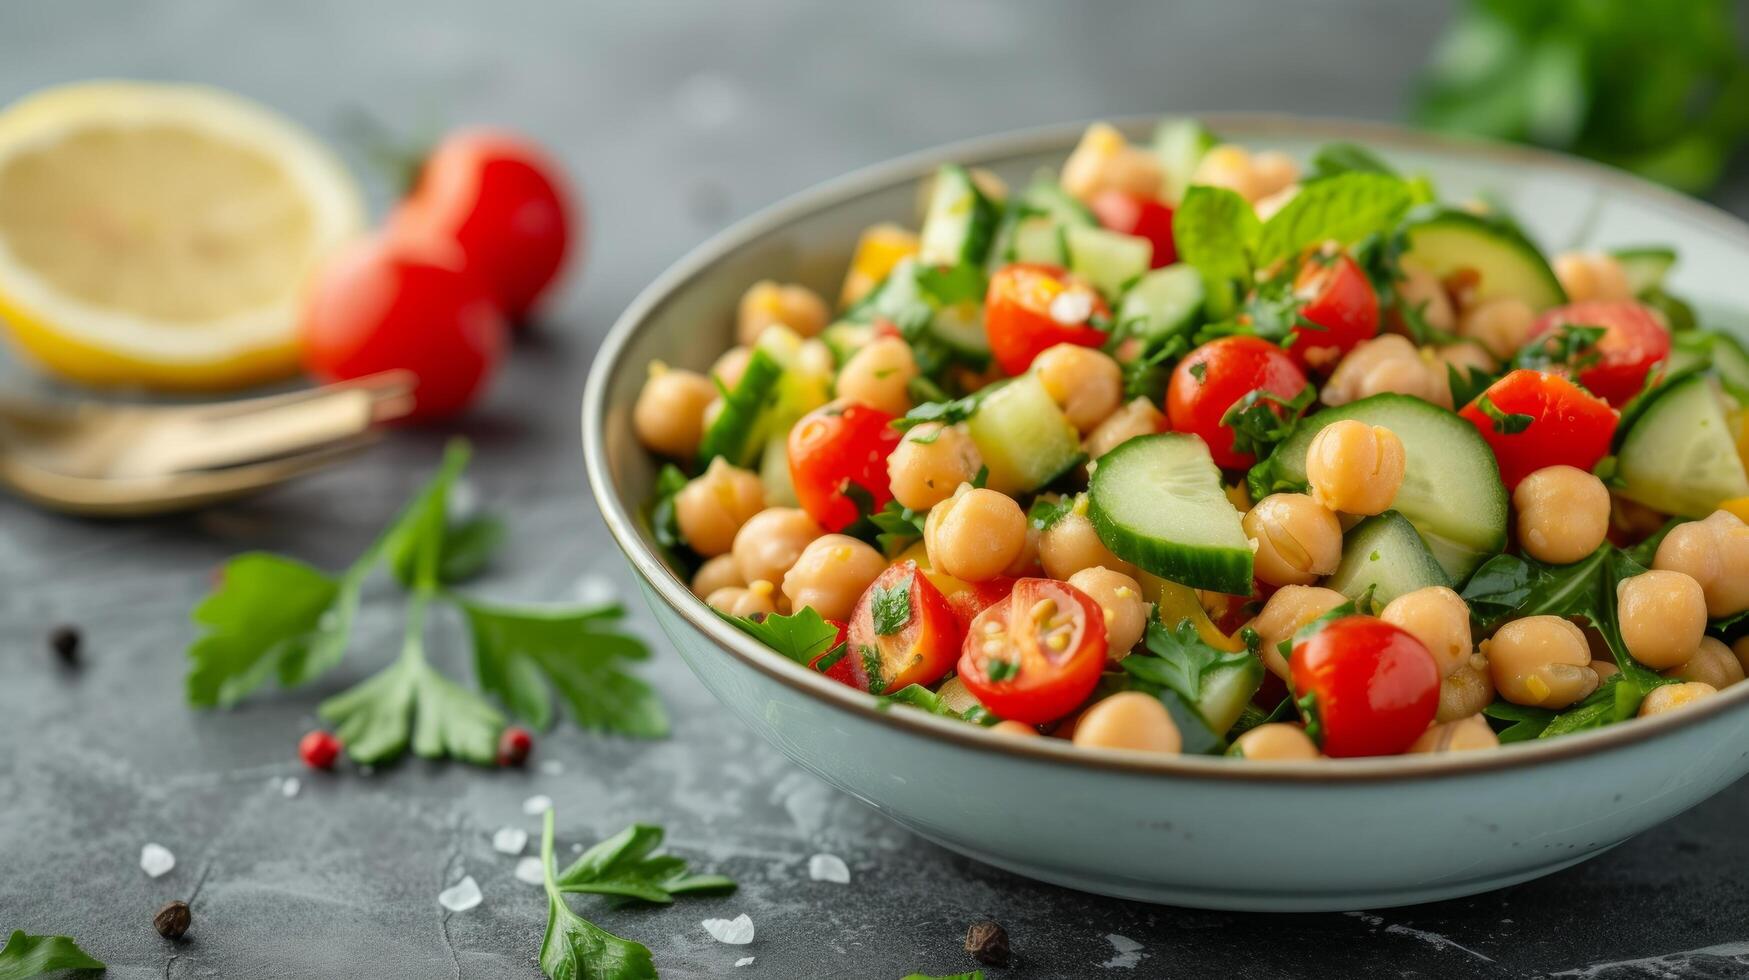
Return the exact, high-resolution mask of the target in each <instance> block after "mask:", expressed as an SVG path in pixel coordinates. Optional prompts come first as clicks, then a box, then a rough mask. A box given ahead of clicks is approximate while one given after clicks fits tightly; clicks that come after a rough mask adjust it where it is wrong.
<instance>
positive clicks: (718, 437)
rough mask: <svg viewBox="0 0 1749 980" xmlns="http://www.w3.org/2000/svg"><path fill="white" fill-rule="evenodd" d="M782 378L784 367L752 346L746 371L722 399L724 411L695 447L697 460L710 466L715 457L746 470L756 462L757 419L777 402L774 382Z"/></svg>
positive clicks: (769, 355) (775, 383)
mask: <svg viewBox="0 0 1749 980" xmlns="http://www.w3.org/2000/svg"><path fill="white" fill-rule="evenodd" d="M781 377H783V365H782V364H780V363H778V360H777V358H775V357H773V356H772V355H771V352H770V351H768V350H766V349H765V348H764V347H758V346H755V347H754V348H753V354H752V356H751V357H749V358H747V369H746V370H745V371H743V372H741V380H739V381H737V382H735V388H734V390H732V391H730V392H729V393H728V394H727V395H725V396H723V410H722V411H721V412H718V413H717V417H716V418H715V419H712V420H711V424H710V425H709V426H708V427H707V428H706V429H705V430H704V438H703V439H701V440H700V441H699V444H698V460H699V462H700V463H701V464H704V463H709V462H710V461H711V460H713V459H715V458H716V457H718V456H721V457H723V458H724V459H727V460H728V461H729V462H731V463H733V464H735V465H736V466H746V465H748V464H749V463H751V462H753V460H754V459H756V458H758V456H759V450H760V449H761V448H762V447H761V445H760V441H759V439H758V435H759V429H760V419H761V417H762V416H763V415H764V414H765V408H766V406H767V405H768V404H770V403H772V402H773V401H775V400H776V398H777V382H778V379H779V378H781Z"/></svg>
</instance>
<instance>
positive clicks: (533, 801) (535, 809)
mask: <svg viewBox="0 0 1749 980" xmlns="http://www.w3.org/2000/svg"><path fill="white" fill-rule="evenodd" d="M552 808H553V798H552V797H550V796H546V795H544V794H536V795H534V796H531V797H529V798H528V799H526V800H523V801H522V812H523V813H525V814H527V815H528V816H531V817H538V816H540V815H541V814H543V813H545V812H547V811H548V810H551V809H552Z"/></svg>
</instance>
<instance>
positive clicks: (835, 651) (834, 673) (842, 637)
mask: <svg viewBox="0 0 1749 980" xmlns="http://www.w3.org/2000/svg"><path fill="white" fill-rule="evenodd" d="M822 618H824V617H822ZM826 625H828V626H830V627H832V628H834V629H836V630H837V631H838V639H837V640H835V641H834V642H833V643H832V645H831V646H829V647H827V648H826V652H825V653H822V654H820V655H819V656H818V657H815V658H814V659H812V660H810V661H808V667H809V668H811V669H813V670H819V671H820V673H822V674H825V675H826V676H827V677H830V678H832V679H833V680H835V681H837V682H838V683H840V684H845V685H848V686H850V687H854V688H856V689H857V690H859V691H867V690H868V684H867V682H866V681H865V679H864V678H863V676H862V672H861V671H860V670H859V669H858V666H857V663H856V660H855V658H853V657H851V656H849V655H848V654H849V649H848V648H847V647H846V646H845V642H846V641H847V640H848V639H849V635H850V626H849V624H848V623H845V622H844V621H843V620H838V619H828V620H826ZM828 658H830V661H831V662H830V663H827V664H826V669H825V670H820V664H821V662H823V661H826V660H827V659H828Z"/></svg>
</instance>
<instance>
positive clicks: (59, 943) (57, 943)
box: [0, 929, 106, 980]
mask: <svg viewBox="0 0 1749 980" xmlns="http://www.w3.org/2000/svg"><path fill="white" fill-rule="evenodd" d="M102 969H106V967H105V966H104V965H103V962H102V961H101V960H98V959H96V958H95V957H93V956H92V955H91V954H90V953H87V952H85V951H84V950H82V949H80V948H79V944H78V943H76V942H74V941H73V940H72V939H71V938H69V937H67V936H31V935H26V934H25V931H24V930H23V929H17V930H14V931H13V933H12V938H10V939H8V940H6V945H5V946H4V947H0V980H24V978H26V977H36V976H41V975H43V974H44V973H48V972H49V971H51V970H102Z"/></svg>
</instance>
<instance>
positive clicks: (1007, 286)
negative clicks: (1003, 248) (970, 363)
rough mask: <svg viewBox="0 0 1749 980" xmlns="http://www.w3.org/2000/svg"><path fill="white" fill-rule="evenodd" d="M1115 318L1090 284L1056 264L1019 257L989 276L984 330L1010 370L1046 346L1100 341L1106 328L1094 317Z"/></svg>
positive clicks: (1026, 364) (1017, 370) (1016, 371)
mask: <svg viewBox="0 0 1749 980" xmlns="http://www.w3.org/2000/svg"><path fill="white" fill-rule="evenodd" d="M1110 318H1111V308H1110V307H1109V306H1107V305H1105V300H1104V299H1102V298H1100V295H1099V293H1098V291H1096V290H1095V289H1094V288H1093V287H1092V286H1089V285H1087V284H1086V283H1084V282H1081V281H1080V280H1079V279H1076V278H1074V277H1073V276H1070V275H1069V274H1068V273H1067V272H1064V271H1063V270H1062V269H1060V268H1058V267H1056V266H1054V265H1039V264H1034V263H1025V262H1017V263H1015V264H1014V265H1008V266H1003V267H1002V268H1001V269H999V270H997V272H996V274H995V275H993V276H991V277H990V289H989V292H988V293H987V294H986V295H985V297H984V333H985V334H986V335H987V336H988V337H989V339H990V352H991V353H992V354H994V355H995V356H996V364H997V365H998V366H999V367H1001V368H1002V370H1003V372H1005V373H1007V374H1009V375H1017V374H1021V373H1024V372H1025V371H1026V369H1027V368H1028V367H1031V366H1032V359H1033V358H1035V357H1037V356H1038V355H1039V354H1040V353H1042V352H1043V351H1044V350H1045V349H1046V348H1048V347H1055V346H1056V345H1058V344H1080V345H1081V346H1082V347H1098V346H1100V345H1102V344H1104V343H1105V338H1106V333H1105V331H1103V330H1100V329H1098V328H1097V327H1093V326H1089V325H1088V322H1089V321H1090V320H1094V319H1098V320H1099V321H1101V322H1104V321H1106V320H1109V319H1110Z"/></svg>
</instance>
